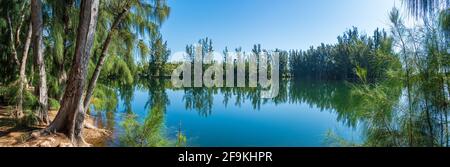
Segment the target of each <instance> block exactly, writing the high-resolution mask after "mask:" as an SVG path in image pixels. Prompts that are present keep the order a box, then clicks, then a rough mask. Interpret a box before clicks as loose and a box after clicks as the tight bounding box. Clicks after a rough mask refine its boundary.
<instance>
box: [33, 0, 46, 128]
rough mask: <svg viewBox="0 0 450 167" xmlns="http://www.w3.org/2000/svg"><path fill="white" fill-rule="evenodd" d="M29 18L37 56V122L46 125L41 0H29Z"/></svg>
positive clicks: (34, 50)
mask: <svg viewBox="0 0 450 167" xmlns="http://www.w3.org/2000/svg"><path fill="white" fill-rule="evenodd" d="M31 20H32V24H33V26H32V27H33V53H34V55H35V57H36V58H37V65H38V69H39V85H38V87H39V89H38V92H39V108H38V118H39V123H40V124H43V125H46V124H48V123H49V119H48V95H47V73H46V71H45V60H44V46H43V37H42V33H43V30H44V24H43V18H42V2H41V0H32V1H31Z"/></svg>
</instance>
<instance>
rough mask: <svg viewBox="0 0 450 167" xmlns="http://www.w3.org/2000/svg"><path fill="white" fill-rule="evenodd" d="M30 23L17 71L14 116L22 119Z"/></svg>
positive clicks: (30, 34) (30, 32) (31, 30)
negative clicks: (16, 99)
mask: <svg viewBox="0 0 450 167" xmlns="http://www.w3.org/2000/svg"><path fill="white" fill-rule="evenodd" d="M32 32H33V29H32V24H31V23H30V26H29V28H28V33H27V38H26V39H25V46H24V48H23V57H22V63H21V64H20V72H19V76H20V77H19V79H20V80H19V82H20V83H19V91H18V94H19V102H18V104H17V110H16V118H17V119H22V117H23V89H24V88H25V85H26V84H27V76H26V74H25V71H26V68H27V59H28V51H29V49H30V44H31V37H32V34H33V33H32Z"/></svg>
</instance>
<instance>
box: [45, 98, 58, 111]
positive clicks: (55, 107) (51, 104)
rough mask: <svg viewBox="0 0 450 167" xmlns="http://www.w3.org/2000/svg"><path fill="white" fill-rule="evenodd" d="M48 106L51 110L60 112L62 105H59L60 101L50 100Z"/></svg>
mask: <svg viewBox="0 0 450 167" xmlns="http://www.w3.org/2000/svg"><path fill="white" fill-rule="evenodd" d="M48 106H49V108H50V110H58V109H59V107H61V105H60V104H59V102H58V100H56V99H52V98H49V99H48Z"/></svg>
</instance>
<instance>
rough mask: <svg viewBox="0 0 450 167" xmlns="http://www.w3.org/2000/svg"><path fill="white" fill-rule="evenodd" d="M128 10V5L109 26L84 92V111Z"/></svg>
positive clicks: (87, 106)
mask: <svg viewBox="0 0 450 167" xmlns="http://www.w3.org/2000/svg"><path fill="white" fill-rule="evenodd" d="M129 9H130V5H129V4H127V5H126V6H125V7H124V9H123V10H122V12H121V13H120V14H119V16H118V17H117V18H116V19H115V20H114V23H113V24H112V26H111V29H110V30H109V32H108V36H107V37H106V40H105V42H104V43H103V48H102V52H101V55H100V58H99V60H98V62H97V65H96V66H95V70H94V74H92V78H91V80H90V81H89V86H88V89H87V91H86V97H85V98H84V110H85V111H87V109H88V108H89V103H90V101H91V97H92V95H93V94H94V89H95V86H96V85H97V80H98V77H99V76H100V72H101V71H102V67H103V64H104V63H105V61H106V58H107V57H108V49H109V45H110V43H111V40H112V37H113V35H114V33H115V31H116V30H117V27H118V26H119V24H120V22H121V21H122V20H123V19H124V18H125V16H126V15H127V13H128V11H129Z"/></svg>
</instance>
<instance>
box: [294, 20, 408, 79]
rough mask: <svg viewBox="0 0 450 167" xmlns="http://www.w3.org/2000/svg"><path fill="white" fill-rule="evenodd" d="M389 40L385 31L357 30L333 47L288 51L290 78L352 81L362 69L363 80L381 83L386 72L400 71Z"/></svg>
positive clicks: (322, 46) (350, 32)
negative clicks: (370, 32) (367, 31)
mask: <svg viewBox="0 0 450 167" xmlns="http://www.w3.org/2000/svg"><path fill="white" fill-rule="evenodd" d="M392 48H393V46H392V39H391V38H390V37H389V36H388V35H387V33H386V32H385V31H380V30H378V29H377V30H375V31H374V35H373V36H370V37H368V36H367V35H360V34H359V32H358V29H357V28H353V29H352V30H348V31H347V32H346V33H344V35H343V36H339V37H338V43H337V44H335V45H325V44H322V45H321V46H319V47H317V48H313V47H311V48H310V49H309V50H307V51H297V50H291V51H289V65H290V70H291V71H290V72H291V75H292V76H294V77H297V78H305V77H306V78H314V79H325V80H330V79H331V80H347V81H356V80H357V79H358V74H357V72H363V71H358V68H359V69H365V71H366V72H365V73H366V75H365V80H367V82H376V81H379V80H384V79H385V78H386V77H385V76H386V72H387V71H388V70H395V69H398V68H400V67H399V66H398V64H399V59H398V58H397V57H396V56H395V55H394V54H393V49H392Z"/></svg>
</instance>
